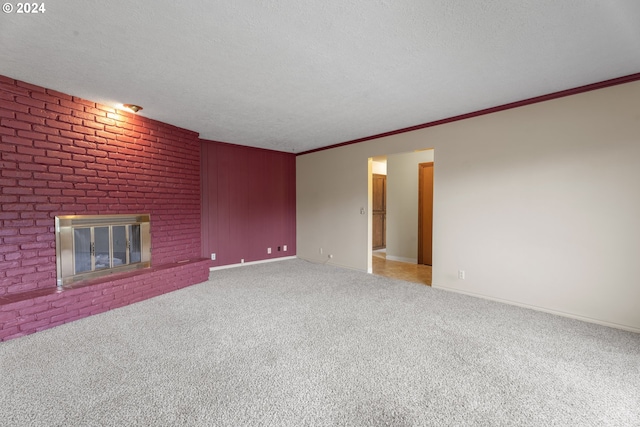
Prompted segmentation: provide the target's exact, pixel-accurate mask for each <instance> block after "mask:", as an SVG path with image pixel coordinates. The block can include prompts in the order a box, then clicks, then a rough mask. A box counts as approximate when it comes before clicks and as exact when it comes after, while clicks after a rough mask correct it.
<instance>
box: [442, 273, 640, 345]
mask: <svg viewBox="0 0 640 427" xmlns="http://www.w3.org/2000/svg"><path fill="white" fill-rule="evenodd" d="M431 287H432V288H436V289H440V290H443V291H450V292H456V293H458V294H464V295H469V296H472V297H476V298H483V299H487V300H490V301H497V302H501V303H504V304H509V305H515V306H517V307H523V308H528V309H531V310H536V311H542V312H545V313H549V314H555V315H556V316H562V317H568V318H570V319H575V320H581V321H583V322H588V323H595V324H597V325H602V326H608V327H610V328H615V329H622V330H624V331H629V332H636V333H640V329H639V328H635V327H633V326H628V325H621V324H619V323H612V322H607V321H604V320H599V319H594V318H591V317H585V316H580V315H577V314H572V313H567V312H564V311H558V310H551V309H548V308H544V307H539V306H537V305H531V304H523V303H520V302H516V301H511V300H506V299H501V298H494V297H489V296H486V295H482V294H475V293H473V292H468V291H462V290H459V289H453V288H449V287H444V286H438V285H435V284H433V285H431Z"/></svg>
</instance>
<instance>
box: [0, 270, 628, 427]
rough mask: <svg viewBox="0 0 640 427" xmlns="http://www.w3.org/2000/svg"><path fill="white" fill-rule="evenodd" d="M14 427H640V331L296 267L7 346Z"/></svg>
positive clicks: (217, 278)
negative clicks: (637, 332)
mask: <svg viewBox="0 0 640 427" xmlns="http://www.w3.org/2000/svg"><path fill="white" fill-rule="evenodd" d="M0 402H2V404H1V405H0V424H1V425H2V426H445V425H459V426H598V427H599V426H638V425H640V335H638V334H633V333H630V332H624V331H620V330H614V329H609V328H606V327H603V326H598V325H593V324H587V323H583V322H579V321H575V320H570V319H566V318H562V317H557V316H553V315H549V314H545V313H540V312H535V311H531V310H526V309H522V308H518V307H513V306H508V305H503V304H500V303H496V302H491V301H486V300H481V299H475V298H472V297H468V296H463V295H458V294H454V293H449V292H445V291H440V290H437V289H432V288H430V287H427V286H424V285H419V284H413V283H407V282H402V281H398V280H393V279H388V278H384V277H379V276H373V275H367V274H364V273H360V272H356V271H351V270H346V269H340V268H336V267H332V266H323V265H316V264H310V263H307V262H305V261H302V260H290V261H282V262H276V263H269V264H261V265H254V266H246V267H242V268H236V269H229V270H221V271H217V272H215V273H213V274H212V277H211V279H210V280H209V281H208V282H206V283H203V284H200V285H196V286H192V287H189V288H186V289H183V290H180V291H176V292H173V293H171V294H166V295H162V296H160V297H156V298H154V299H151V300H147V301H143V302H140V303H137V304H134V305H131V306H128V307H124V308H121V309H117V310H114V311H111V312H107V313H104V314H101V315H97V316H93V317H90V318H87V319H82V320H79V321H76V322H73V323H70V324H68V325H64V326H61V327H57V328H54V329H51V330H47V331H44V332H41V333H37V334H35V335H30V336H27V337H23V338H19V339H15V340H12V341H8V342H5V343H2V344H0Z"/></svg>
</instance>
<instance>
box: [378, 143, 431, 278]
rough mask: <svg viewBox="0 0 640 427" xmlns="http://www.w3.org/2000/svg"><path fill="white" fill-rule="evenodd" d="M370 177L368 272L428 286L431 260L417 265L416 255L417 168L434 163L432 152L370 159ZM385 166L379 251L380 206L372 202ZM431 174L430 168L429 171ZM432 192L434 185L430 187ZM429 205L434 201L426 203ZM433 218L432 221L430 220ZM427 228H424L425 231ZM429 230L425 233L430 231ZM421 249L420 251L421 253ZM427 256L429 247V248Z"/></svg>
mask: <svg viewBox="0 0 640 427" xmlns="http://www.w3.org/2000/svg"><path fill="white" fill-rule="evenodd" d="M370 161H371V169H370V175H369V179H370V181H369V203H370V204H369V211H370V216H369V227H370V228H369V239H370V240H369V244H368V246H369V248H368V249H369V263H370V264H369V267H368V268H369V272H371V273H373V274H377V275H381V276H387V277H394V278H398V279H402V280H407V281H412V282H417V283H422V284H427V285H430V284H431V260H429V264H427V263H425V262H424V260H420V261H422V262H421V263H419V262H418V261H419V260H418V251H419V245H418V241H419V233H420V228H421V226H420V224H419V186H420V173H419V170H420V169H419V166H420V164H423V163H430V164H431V165H433V163H434V150H433V149H425V150H416V151H412V152H406V153H397V154H390V155H387V156H384V157H383V156H380V157H372V158H370ZM381 164H384V168H383V170H384V172H382V173H383V174H384V175H385V177H386V178H385V179H386V185H385V196H386V206H385V210H386V215H385V221H384V229H385V231H386V233H385V241H384V249H377V250H376V249H375V248H377V247H379V245H380V240H379V239H378V238H377V237H376V230H381V227H380V225H376V224H380V222H381V221H380V219H381V218H380V219H375V218H374V216H376V214H377V213H378V211H380V209H378V207H379V206H380V205H379V204H378V203H377V202H376V201H374V192H376V187H378V188H381V187H382V186H381V185H380V184H376V182H375V181H376V179H378V178H375V175H376V173H378V174H380V173H381V172H379V171H380V170H381V169H380V168H378V167H379V166H380V165H381ZM430 169H431V171H432V170H433V167H431V168H430ZM431 190H432V192H433V185H431ZM429 201H430V202H431V204H433V201H432V200H431V199H430V200H429ZM431 218H432V217H431ZM425 228H426V227H425ZM431 228H432V226H431V227H428V230H431ZM424 249H425V247H424V246H423V247H422V249H420V251H423V250H424ZM428 252H429V253H431V252H432V251H431V246H430V245H429V251H428Z"/></svg>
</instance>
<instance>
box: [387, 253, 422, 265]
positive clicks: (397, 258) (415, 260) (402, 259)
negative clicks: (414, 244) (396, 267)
mask: <svg viewBox="0 0 640 427" xmlns="http://www.w3.org/2000/svg"><path fill="white" fill-rule="evenodd" d="M387 259H388V260H389V261H400V262H408V263H410V264H417V263H418V258H405V257H402V256H393V255H389V254H387Z"/></svg>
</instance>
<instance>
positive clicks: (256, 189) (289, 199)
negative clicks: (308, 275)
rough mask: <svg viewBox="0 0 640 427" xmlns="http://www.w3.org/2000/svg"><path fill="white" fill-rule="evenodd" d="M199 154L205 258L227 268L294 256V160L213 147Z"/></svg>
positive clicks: (231, 147)
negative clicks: (211, 259)
mask: <svg viewBox="0 0 640 427" xmlns="http://www.w3.org/2000/svg"><path fill="white" fill-rule="evenodd" d="M201 150H202V196H203V197H202V210H203V222H202V234H203V241H202V256H203V257H210V255H211V253H215V254H216V261H212V263H213V265H214V266H223V265H230V264H239V263H240V262H241V260H242V259H244V261H245V262H251V261H261V260H267V259H272V258H281V257H286V256H294V255H296V188H295V182H296V176H295V161H296V160H295V155H294V154H290V153H283V152H277V151H270V150H263V149H257V148H250V147H243V146H239V145H232V144H225V143H219V142H213V141H202V147H201ZM285 245H286V246H287V251H286V252H285V251H284V246H285ZM269 247H270V248H271V249H272V252H271V254H268V253H267V248H269ZM278 247H280V248H281V250H280V251H278Z"/></svg>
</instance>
